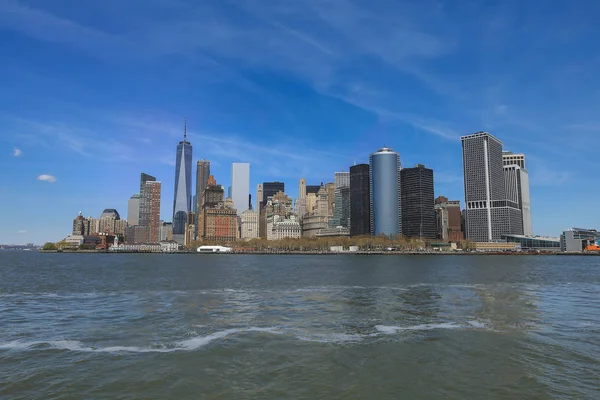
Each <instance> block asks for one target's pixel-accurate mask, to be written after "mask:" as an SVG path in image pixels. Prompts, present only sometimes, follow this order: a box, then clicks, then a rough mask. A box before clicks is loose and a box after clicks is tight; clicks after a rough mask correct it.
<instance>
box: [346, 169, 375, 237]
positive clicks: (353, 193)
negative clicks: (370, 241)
mask: <svg viewBox="0 0 600 400" xmlns="http://www.w3.org/2000/svg"><path fill="white" fill-rule="evenodd" d="M369 171H370V169H369V164H358V165H353V166H351V167H350V235H351V236H359V235H369V234H370V233H371V200H370V198H371V188H370V187H371V185H370V179H369Z"/></svg>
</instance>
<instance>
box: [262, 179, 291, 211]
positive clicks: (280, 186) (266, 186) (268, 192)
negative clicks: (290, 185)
mask: <svg viewBox="0 0 600 400" xmlns="http://www.w3.org/2000/svg"><path fill="white" fill-rule="evenodd" d="M262 188H263V197H262V202H261V204H262V206H263V207H264V205H265V204H266V203H267V199H268V198H269V197H271V196H274V195H275V194H276V193H277V192H285V184H284V183H283V182H263V187H262Z"/></svg>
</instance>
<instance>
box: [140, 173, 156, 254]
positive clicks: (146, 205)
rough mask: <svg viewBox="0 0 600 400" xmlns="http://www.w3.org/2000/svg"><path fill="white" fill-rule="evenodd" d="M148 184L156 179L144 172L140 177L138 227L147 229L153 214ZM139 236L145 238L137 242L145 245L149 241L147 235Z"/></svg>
mask: <svg viewBox="0 0 600 400" xmlns="http://www.w3.org/2000/svg"><path fill="white" fill-rule="evenodd" d="M148 182H156V178H155V177H153V176H152V175H148V174H145V173H143V172H142V173H141V175H140V200H139V204H140V208H139V212H138V225H139V226H142V227H145V228H149V227H150V215H151V213H152V208H151V206H152V204H151V202H150V201H151V196H150V194H149V192H148V188H146V183H148ZM149 196H150V197H149ZM139 236H144V238H137V240H138V241H140V242H141V243H145V242H146V241H147V240H148V234H147V233H146V234H145V235H139Z"/></svg>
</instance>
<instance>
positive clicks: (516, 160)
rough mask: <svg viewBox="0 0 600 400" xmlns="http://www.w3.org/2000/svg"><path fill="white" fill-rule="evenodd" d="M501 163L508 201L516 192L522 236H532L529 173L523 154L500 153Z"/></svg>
mask: <svg viewBox="0 0 600 400" xmlns="http://www.w3.org/2000/svg"><path fill="white" fill-rule="evenodd" d="M502 162H503V164H504V180H505V184H506V193H507V196H508V197H509V199H510V198H511V194H514V193H515V192H516V199H517V202H518V203H519V209H520V210H521V216H522V219H523V235H526V236H532V235H533V227H532V224H531V197H530V193H529V172H527V169H526V168H525V154H522V153H519V154H514V153H512V152H510V151H504V152H502ZM514 198H515V197H513V199H514Z"/></svg>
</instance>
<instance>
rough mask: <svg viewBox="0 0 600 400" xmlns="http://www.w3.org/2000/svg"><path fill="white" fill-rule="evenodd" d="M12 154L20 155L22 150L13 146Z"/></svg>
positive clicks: (14, 155)
mask: <svg viewBox="0 0 600 400" xmlns="http://www.w3.org/2000/svg"><path fill="white" fill-rule="evenodd" d="M12 155H13V157H21V156H22V155H23V151H22V150H21V149H19V148H18V147H15V148H14V149H13V153H12Z"/></svg>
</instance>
